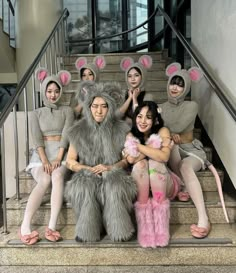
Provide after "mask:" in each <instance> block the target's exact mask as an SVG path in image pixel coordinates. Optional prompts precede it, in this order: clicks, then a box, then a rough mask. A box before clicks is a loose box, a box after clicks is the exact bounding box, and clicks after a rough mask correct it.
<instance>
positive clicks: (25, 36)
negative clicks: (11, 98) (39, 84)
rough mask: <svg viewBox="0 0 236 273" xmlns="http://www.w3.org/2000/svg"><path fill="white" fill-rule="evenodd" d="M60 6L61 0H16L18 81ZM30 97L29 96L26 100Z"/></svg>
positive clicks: (39, 46) (48, 29)
mask: <svg viewBox="0 0 236 273" xmlns="http://www.w3.org/2000/svg"><path fill="white" fill-rule="evenodd" d="M62 8H63V1H62V0H53V1H52V0H33V1H32V0H17V1H16V64H17V67H16V70H17V74H18V79H19V81H20V79H21V78H22V76H23V75H24V73H25V72H26V71H27V69H28V67H29V66H30V65H31V63H32V62H33V60H34V58H35V57H36V56H37V54H38V53H39V51H40V49H41V47H42V45H43V44H44V43H45V41H46V39H47V37H48V36H49V34H50V33H51V31H52V29H53V27H54V26H55V23H56V22H57V20H58V19H59V17H60V15H61V12H62ZM29 94H31V93H30V92H29ZM31 99H32V96H29V97H28V101H29V102H30V101H32V100H31ZM22 105H23V102H22V101H21V99H20V103H19V107H20V109H23V107H22ZM29 107H30V105H29ZM30 108H31V107H30Z"/></svg>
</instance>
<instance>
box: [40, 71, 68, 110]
mask: <svg viewBox="0 0 236 273" xmlns="http://www.w3.org/2000/svg"><path fill="white" fill-rule="evenodd" d="M35 76H36V78H37V79H38V80H39V81H40V83H41V86H40V92H41V96H42V100H43V103H44V105H45V106H46V107H48V108H52V109H57V108H58V106H59V104H60V100H61V97H62V93H63V86H66V85H68V84H69V83H70V81H71V74H70V72H68V71H66V70H61V71H59V72H58V73H57V75H51V76H50V75H49V73H48V70H47V69H46V68H43V67H40V68H38V69H37V70H36V72H35ZM50 82H54V83H56V84H57V85H58V86H59V89H60V95H59V97H58V98H57V100H56V101H55V102H54V103H52V102H50V101H49V100H48V99H47V97H46V90H47V86H48V84H49V83H50Z"/></svg>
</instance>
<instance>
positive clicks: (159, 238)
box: [152, 199, 170, 247]
mask: <svg viewBox="0 0 236 273" xmlns="http://www.w3.org/2000/svg"><path fill="white" fill-rule="evenodd" d="M152 207H153V217H154V229H155V241H156V246H161V247H163V246H167V245H168V243H169V240H170V232H169V224H170V201H169V199H165V200H163V201H162V202H157V201H156V200H154V199H152Z"/></svg>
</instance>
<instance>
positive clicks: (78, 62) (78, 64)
mask: <svg viewBox="0 0 236 273" xmlns="http://www.w3.org/2000/svg"><path fill="white" fill-rule="evenodd" d="M85 64H87V58H86V57H79V58H78V59H77V60H76V61H75V67H76V68H77V70H80V68H81V67H83V66H84V65H85Z"/></svg>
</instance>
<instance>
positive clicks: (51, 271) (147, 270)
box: [1, 265, 236, 273]
mask: <svg viewBox="0 0 236 273" xmlns="http://www.w3.org/2000/svg"><path fill="white" fill-rule="evenodd" d="M1 270H2V272H4V273H16V272H17V273H32V272H33V273H55V272H56V273H75V272H79V273H114V272H117V273H140V272H143V273H190V272H193V273H206V272H207V273H234V272H236V266H233V265H225V266H223V265H217V266H215V265H149V266H143V265H131V266H120V265H117V266H116V265H105V266H90V265H88V266H76V265H70V266H69V265H64V266H62V265H60V266H56V265H55V266H51V265H50V266H43V265H38V266H35V265H33V266H1Z"/></svg>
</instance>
